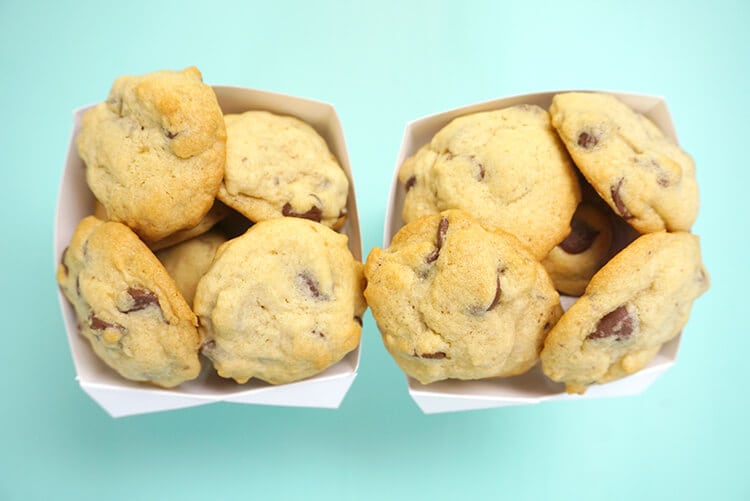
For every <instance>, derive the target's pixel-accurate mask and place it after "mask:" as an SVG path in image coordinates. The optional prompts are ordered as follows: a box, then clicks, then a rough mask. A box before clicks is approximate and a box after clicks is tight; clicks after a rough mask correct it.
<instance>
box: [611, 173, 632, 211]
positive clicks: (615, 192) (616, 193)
mask: <svg viewBox="0 0 750 501" xmlns="http://www.w3.org/2000/svg"><path fill="white" fill-rule="evenodd" d="M623 181H624V178H620V179H619V180H618V181H617V184H615V185H614V186H612V188H610V194H611V195H612V200H613V201H614V203H615V207H616V208H617V212H618V213H619V214H620V216H622V218H623V219H632V218H633V214H631V213H630V211H629V210H628V208H627V207H626V206H625V203H624V202H623V201H622V197H621V196H620V190H621V189H622V182H623Z"/></svg>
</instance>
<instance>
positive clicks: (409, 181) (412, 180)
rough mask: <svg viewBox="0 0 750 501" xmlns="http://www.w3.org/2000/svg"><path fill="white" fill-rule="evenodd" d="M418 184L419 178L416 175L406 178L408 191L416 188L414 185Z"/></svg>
mask: <svg viewBox="0 0 750 501" xmlns="http://www.w3.org/2000/svg"><path fill="white" fill-rule="evenodd" d="M415 184H417V178H416V176H412V177H410V178H409V179H407V180H406V185H405V188H406V191H409V190H410V189H412V188H414V185H415Z"/></svg>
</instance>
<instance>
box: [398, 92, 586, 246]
mask: <svg viewBox="0 0 750 501" xmlns="http://www.w3.org/2000/svg"><path fill="white" fill-rule="evenodd" d="M398 176H399V181H400V182H401V183H402V184H403V185H404V188H405V190H406V196H405V199H404V208H403V214H402V215H403V219H404V221H405V222H406V223H409V222H411V221H414V220H416V219H418V218H420V217H422V216H425V215H431V214H437V213H439V212H441V211H443V210H447V209H461V210H464V211H466V212H468V213H469V214H471V215H472V216H473V217H475V218H476V219H477V220H478V221H479V222H480V223H482V224H483V225H485V226H486V227H488V228H490V229H496V228H499V229H502V230H504V231H506V232H508V233H511V234H513V235H514V236H516V237H517V238H518V239H519V240H520V241H521V242H522V243H523V244H524V245H526V247H527V248H528V249H529V250H530V251H531V253H532V254H533V255H534V256H535V257H536V258H537V259H542V258H544V256H546V255H547V253H549V251H550V250H551V249H552V248H553V247H554V246H555V245H557V244H558V243H559V242H560V241H562V240H563V238H565V235H566V234H567V233H568V232H569V231H570V220H571V217H572V216H573V212H574V211H575V209H576V206H577V205H578V202H579V201H580V188H579V186H578V179H577V175H576V173H575V169H574V167H573V164H572V163H571V161H570V158H569V156H568V153H567V152H566V150H565V147H564V146H563V144H562V143H561V142H560V139H559V138H558V137H557V134H556V133H555V131H554V129H553V128H552V127H551V125H550V120H549V115H548V113H547V112H546V111H545V110H544V109H542V108H540V107H538V106H532V105H520V106H514V107H510V108H505V109H501V110H496V111H490V112H481V113H474V114H471V115H466V116H463V117H459V118H456V119H455V120H453V121H452V122H450V123H449V124H448V125H447V126H445V127H444V128H443V129H441V130H440V131H439V132H438V133H437V134H436V135H435V136H434V137H433V139H432V140H431V141H430V142H429V143H428V144H426V145H425V146H423V147H422V148H421V149H420V150H419V151H417V153H416V154H415V155H414V156H412V157H410V158H408V159H407V160H406V161H405V162H404V163H403V165H402V166H401V167H400V170H399V174H398Z"/></svg>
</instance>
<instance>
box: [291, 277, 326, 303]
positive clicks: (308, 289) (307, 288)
mask: <svg viewBox="0 0 750 501" xmlns="http://www.w3.org/2000/svg"><path fill="white" fill-rule="evenodd" d="M297 285H298V287H299V288H300V289H301V290H302V291H303V292H304V293H305V294H306V295H308V296H310V297H311V298H313V299H316V300H318V301H327V300H328V296H327V295H325V294H323V293H322V292H321V291H320V285H319V284H318V282H317V280H315V278H313V277H312V276H310V275H309V274H308V273H305V272H302V273H299V274H297Z"/></svg>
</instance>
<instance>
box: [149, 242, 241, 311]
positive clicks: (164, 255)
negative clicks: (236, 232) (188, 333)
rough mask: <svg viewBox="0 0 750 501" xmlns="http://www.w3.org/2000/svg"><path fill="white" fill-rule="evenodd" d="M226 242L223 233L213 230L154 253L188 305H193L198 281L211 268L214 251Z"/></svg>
mask: <svg viewBox="0 0 750 501" xmlns="http://www.w3.org/2000/svg"><path fill="white" fill-rule="evenodd" d="M226 241H227V237H226V236H224V233H223V232H221V231H219V230H216V229H215V230H211V231H209V232H208V233H203V234H202V235H199V236H197V237H194V238H191V239H190V240H185V241H184V242H180V243H179V244H177V245H173V246H172V247H168V248H166V249H162V250H160V251H158V252H157V253H156V257H157V258H159V261H161V263H162V264H163V265H164V268H166V269H167V272H168V273H169V276H170V277H172V278H173V279H174V282H175V284H176V285H177V288H178V289H179V290H180V293H181V294H182V297H184V298H185V301H187V303H188V304H190V305H192V304H193V298H194V297H195V288H196V287H197V286H198V281H200V279H201V277H203V275H205V274H206V272H207V271H208V269H209V268H210V267H211V263H212V262H213V260H214V256H215V255H216V250H217V249H218V248H219V246H220V245H221V244H223V243H224V242H226Z"/></svg>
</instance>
